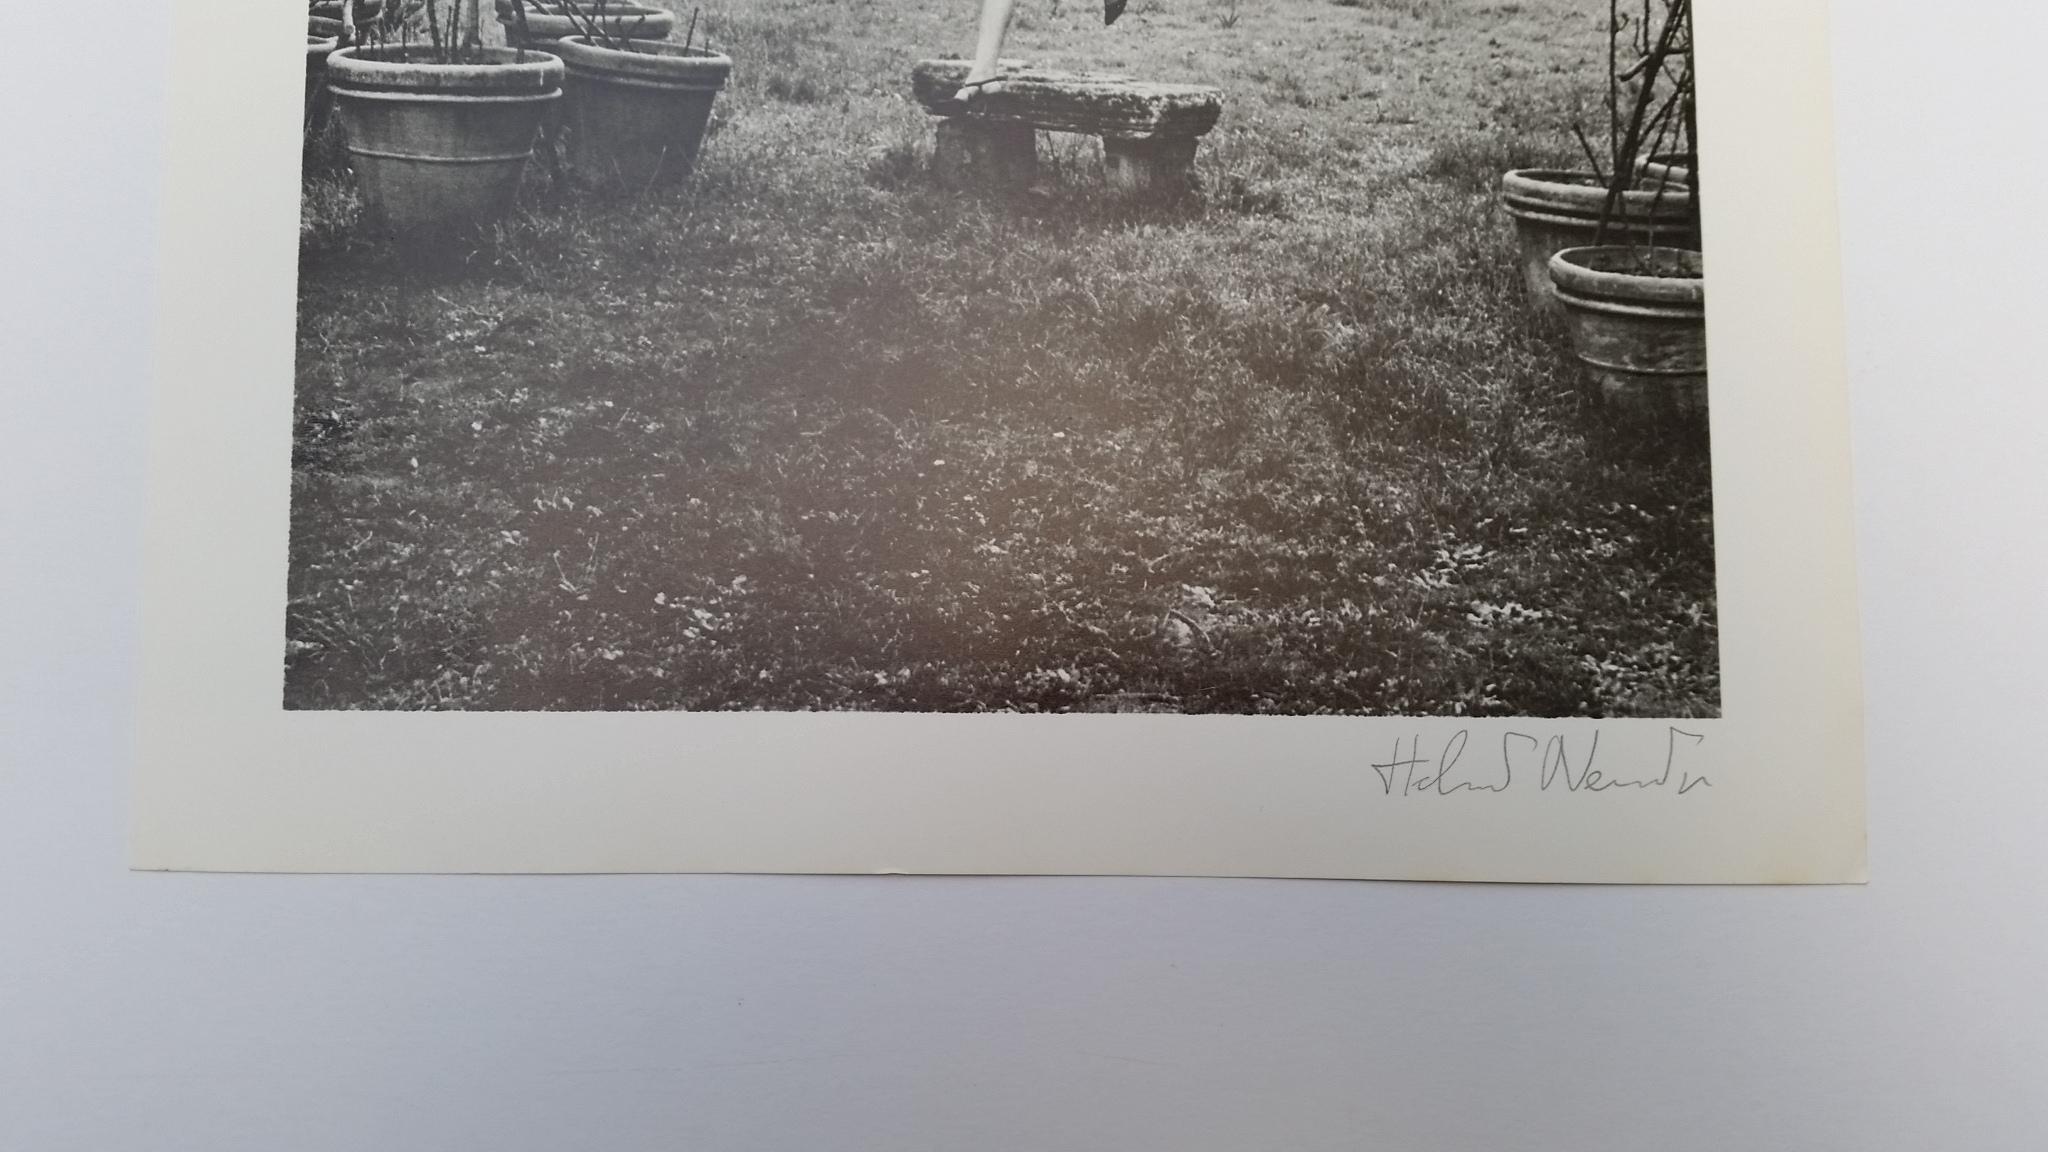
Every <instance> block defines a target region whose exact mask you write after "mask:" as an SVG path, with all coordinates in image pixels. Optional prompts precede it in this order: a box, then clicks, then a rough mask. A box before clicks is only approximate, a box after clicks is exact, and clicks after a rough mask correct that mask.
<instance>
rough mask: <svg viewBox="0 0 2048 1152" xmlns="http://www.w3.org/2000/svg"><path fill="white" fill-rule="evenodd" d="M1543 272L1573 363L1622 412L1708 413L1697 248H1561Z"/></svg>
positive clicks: (1694, 415) (1703, 299) (1704, 319)
mask: <svg viewBox="0 0 2048 1152" xmlns="http://www.w3.org/2000/svg"><path fill="white" fill-rule="evenodd" d="M1550 278H1551V282H1552V283H1553V285H1554V286H1555V289H1556V292H1557V299H1558V303H1559V304H1560V305H1561V306H1562V308H1563V309H1564V315H1565V319H1566V321H1567V323H1568V324H1569V325H1570V328H1571V335H1572V346H1573V348H1574V349H1575V350H1576V351H1577V353H1578V358H1579V362H1580V363H1581V364H1583V365H1585V367H1586V372H1587V375H1588V377H1589V378H1590V379H1591V381H1592V382H1593V384H1594V385H1596V386H1597V387H1598V388H1599V390H1600V394H1601V396H1602V397H1603V398H1604V399H1605V400H1606V401H1607V402H1608V403H1610V404H1612V405H1614V406H1615V407H1617V408H1620V409H1622V410H1624V411H1627V412H1629V413H1632V414H1635V415H1640V416H1645V417H1651V418H1660V419H1662V418H1672V419H1680V420H1696V419H1704V418H1705V416H1706V412H1707V304H1706V286H1705V285H1706V282H1705V279H1704V278H1703V275H1702V270H1701V264H1700V254H1699V253H1697V252H1693V251H1688V250H1684V249H1677V248H1629V247H1624V246H1611V247H1600V248H1567V249H1565V250H1564V251H1562V252H1559V253H1557V254H1556V255H1554V256H1552V257H1551V258H1550Z"/></svg>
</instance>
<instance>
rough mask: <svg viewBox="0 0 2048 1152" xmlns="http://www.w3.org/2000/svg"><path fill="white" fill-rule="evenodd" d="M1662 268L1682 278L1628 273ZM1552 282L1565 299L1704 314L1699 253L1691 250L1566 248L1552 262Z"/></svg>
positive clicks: (1614, 246) (1619, 246) (1703, 279)
mask: <svg viewBox="0 0 2048 1152" xmlns="http://www.w3.org/2000/svg"><path fill="white" fill-rule="evenodd" d="M1645 259H1647V260H1650V261H1652V262H1662V263H1663V264H1664V265H1665V266H1666V267H1667V268H1668V269H1670V270H1671V271H1673V272H1676V273H1678V274H1675V275H1673V274H1666V275H1657V274H1653V273H1645V272H1638V271H1629V270H1628V269H1632V268H1640V267H1641V265H1642V263H1643V261H1644V260H1645ZM1550 280H1551V283H1553V284H1555V285H1557V290H1558V293H1559V294H1560V295H1561V296H1575V297H1590V298H1593V299H1597V300H1608V301H1613V302H1616V303H1621V304H1630V305H1636V306H1649V307H1657V306H1663V307H1677V308H1686V309H1696V308H1703V307H1705V305H1706V299H1707V296H1706V277H1705V272H1704V266H1703V265H1702V263H1701V257H1700V254H1699V253H1698V252H1695V251H1692V250H1691V249H1689V248H1662V247H1630V246H1628V245H1622V244H1602V245H1597V246H1588V247H1584V248H1566V249H1565V250H1564V251H1562V252H1559V253H1557V254H1556V255H1554V256H1552V257H1551V258H1550Z"/></svg>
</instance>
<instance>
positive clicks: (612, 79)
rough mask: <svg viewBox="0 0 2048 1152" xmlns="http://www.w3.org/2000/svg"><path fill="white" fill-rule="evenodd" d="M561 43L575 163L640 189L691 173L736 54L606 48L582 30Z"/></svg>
mask: <svg viewBox="0 0 2048 1152" xmlns="http://www.w3.org/2000/svg"><path fill="white" fill-rule="evenodd" d="M556 50H557V51H558V52H559V54H560V55H561V57H562V64H563V66H564V67H565V68H566V69H567V77H566V79H565V80H564V81H563V85H564V88H565V89H566V90H567V92H568V94H569V101H568V119H569V163H570V164H571V166H573V167H574V168H575V170H576V173H577V175H578V176H580V177H583V178H585V179H588V180H591V181H594V182H597V183H604V184H615V185H618V186H621V187H624V188H628V189H633V190H640V189H645V188H648V187H650V186H653V185H655V184H658V183H662V182H664V181H674V180H679V179H681V178H683V177H685V176H687V175H689V172H690V169H691V168H692V167H693V166H695V164H696V162H697V153H698V150H699V149H700V148H702V146H703V144H704V131H705V128H706V127H707V126H708V125H709V123H710V120H711V105H712V103H713V101H715V100H717V98H718V92H719V90H720V89H722V88H724V87H725V82H726V79H727V78H728V77H730V76H731V75H732V58H731V57H730V56H726V55H724V54H723V53H719V52H712V51H709V50H707V49H703V48H689V49H685V48H684V47H683V46H682V45H681V44H668V43H658V42H643V41H634V42H632V43H631V45H630V47H628V48H626V49H624V50H621V49H616V48H604V47H600V46H598V45H595V44H592V43H591V42H590V41H589V40H588V39H586V38H585V37H581V36H571V37H568V38H567V39H564V40H563V41H561V42H560V43H559V44H558V45H556Z"/></svg>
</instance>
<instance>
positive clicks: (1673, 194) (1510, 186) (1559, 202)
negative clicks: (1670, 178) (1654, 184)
mask: <svg viewBox="0 0 2048 1152" xmlns="http://www.w3.org/2000/svg"><path fill="white" fill-rule="evenodd" d="M1607 194H1608V188H1607V185H1606V183H1605V182H1604V181H1602V180H1601V179H1600V178H1599V177H1598V176H1596V175H1594V174H1593V173H1591V172H1584V171H1573V170H1570V169H1561V168H1516V169H1513V170H1511V171H1509V172H1507V173H1505V174H1504V175H1502V176H1501V199H1502V201H1503V203H1504V204H1505V205H1506V206H1507V208H1508V209H1509V211H1510V212H1516V213H1517V214H1528V213H1532V212H1533V213H1540V214H1544V215H1550V216H1561V217H1570V218H1574V219H1587V220H1592V221H1596V222H1597V221H1598V220H1599V219H1600V217H1601V215H1602V214H1604V213H1605V212H1606V209H1607ZM1621 199H1622V203H1621V213H1620V216H1621V218H1622V219H1623V220H1625V221H1629V222H1633V221H1636V220H1646V219H1647V220H1659V221H1661V220H1664V219H1666V218H1671V219H1673V220H1680V219H1683V218H1684V217H1686V216H1688V215H1689V214H1690V213H1691V211H1692V190H1691V189H1689V188H1685V187H1670V186H1666V187H1664V188H1663V189H1661V190H1660V189H1629V190H1628V191H1625V192H1623V193H1622V195H1621Z"/></svg>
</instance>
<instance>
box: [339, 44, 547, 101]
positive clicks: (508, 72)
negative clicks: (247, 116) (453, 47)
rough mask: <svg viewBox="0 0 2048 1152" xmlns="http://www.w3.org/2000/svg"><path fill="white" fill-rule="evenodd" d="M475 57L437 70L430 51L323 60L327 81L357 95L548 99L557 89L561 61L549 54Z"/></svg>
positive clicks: (349, 53) (356, 53)
mask: <svg viewBox="0 0 2048 1152" xmlns="http://www.w3.org/2000/svg"><path fill="white" fill-rule="evenodd" d="M474 51H475V52H476V53H477V54H478V56H479V57H480V58H479V59H476V60H475V61H473V62H471V63H467V64H442V63H438V62H436V61H434V60H433V59H432V56H433V49H432V48H430V47H428V46H425V45H419V44H411V45H405V46H398V47H366V46H363V45H355V46H352V47H348V48H338V49H336V50H335V51H334V52H333V53H332V54H331V55H329V56H328V57H327V72H328V81H329V83H331V84H332V85H334V86H335V87H336V88H343V89H353V90H356V91H368V92H409V93H419V94H431V93H443V94H449V95H454V94H461V95H503V96H507V97H527V96H538V95H547V94H551V93H554V92H555V91H556V90H558V89H559V88H560V87H561V86H562V72H563V69H562V61H561V60H560V59H559V58H557V57H556V56H554V55H553V54H551V53H547V52H542V51H539V50H538V49H534V48H528V49H525V50H524V51H523V52H522V51H521V50H519V49H515V48H498V47H490V48H479V49H475V50H474ZM421 57H425V59H421Z"/></svg>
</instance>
